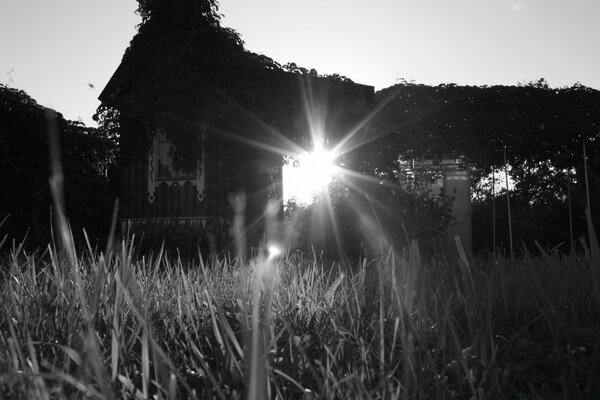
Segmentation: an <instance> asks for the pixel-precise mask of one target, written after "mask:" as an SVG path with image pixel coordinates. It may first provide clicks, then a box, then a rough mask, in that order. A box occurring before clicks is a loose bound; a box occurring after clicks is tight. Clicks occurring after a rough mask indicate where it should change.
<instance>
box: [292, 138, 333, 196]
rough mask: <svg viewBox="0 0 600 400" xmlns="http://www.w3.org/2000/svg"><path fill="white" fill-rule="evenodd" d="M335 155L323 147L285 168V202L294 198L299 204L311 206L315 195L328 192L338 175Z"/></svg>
mask: <svg viewBox="0 0 600 400" xmlns="http://www.w3.org/2000/svg"><path fill="white" fill-rule="evenodd" d="M334 160H335V154H333V152H330V151H327V150H326V149H324V148H323V147H321V146H318V147H315V148H314V149H313V151H311V152H306V153H303V154H301V155H299V156H297V157H295V158H294V159H293V161H292V162H290V163H289V164H287V165H285V166H284V168H283V197H284V201H285V202H287V200H290V199H292V198H294V199H295V200H296V202H297V203H301V204H311V203H312V202H313V199H314V197H315V195H317V194H319V193H321V192H323V191H325V190H327V188H328V186H329V183H330V182H331V181H332V179H333V178H334V177H335V175H336V174H337V173H338V169H339V168H338V167H337V166H336V165H335V163H334Z"/></svg>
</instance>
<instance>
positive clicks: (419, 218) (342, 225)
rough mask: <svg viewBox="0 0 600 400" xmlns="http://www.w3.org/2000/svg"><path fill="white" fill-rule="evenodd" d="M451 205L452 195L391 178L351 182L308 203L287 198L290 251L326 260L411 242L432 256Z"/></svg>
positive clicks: (439, 246)
mask: <svg viewBox="0 0 600 400" xmlns="http://www.w3.org/2000/svg"><path fill="white" fill-rule="evenodd" d="M451 201H452V196H451V194H441V195H435V196H433V195H431V193H429V192H427V191H426V190H417V189H416V188H415V187H412V188H409V187H402V186H400V185H398V184H397V183H394V182H393V181H390V180H385V179H380V180H378V181H376V182H371V183H366V182H364V181H361V180H354V181H353V182H352V183H351V184H350V185H347V186H346V185H343V186H337V187H335V188H332V192H331V193H330V194H327V195H325V194H322V195H320V196H317V198H316V201H315V202H314V203H312V204H310V205H302V204H298V203H296V202H295V200H294V199H292V200H291V201H289V202H288V203H287V206H286V210H285V222H286V225H287V227H288V236H289V237H291V238H292V243H293V244H292V248H293V249H298V250H301V251H304V252H307V253H310V252H311V251H316V252H317V253H320V252H324V254H326V255H327V256H328V257H329V258H331V259H338V260H339V259H343V258H345V257H350V258H351V259H357V258H359V257H363V256H376V255H378V254H379V255H380V254H381V252H382V251H385V250H386V249H387V248H389V246H393V247H394V248H396V249H399V248H402V247H403V246H406V245H407V244H408V243H410V241H412V240H415V239H416V240H418V241H419V243H420V245H421V251H423V252H424V253H427V254H433V253H435V252H436V251H437V252H439V251H443V250H444V246H443V242H444V239H445V230H446V227H447V226H448V224H450V223H451V222H452V216H451V212H450V205H451Z"/></svg>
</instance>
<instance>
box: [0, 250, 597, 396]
mask: <svg viewBox="0 0 600 400" xmlns="http://www.w3.org/2000/svg"><path fill="white" fill-rule="evenodd" d="M133 249H134V244H133V240H132V241H129V242H127V243H124V244H123V246H122V249H121V250H119V252H114V251H112V250H108V251H109V252H108V253H107V254H104V253H98V252H95V251H92V250H91V249H88V250H87V251H85V252H84V253H83V254H78V255H77V254H73V253H72V252H68V253H64V252H59V251H57V250H56V249H55V248H49V249H48V251H47V252H46V254H45V255H43V256H41V255H39V254H38V253H33V254H29V253H26V252H25V251H24V250H23V248H22V247H19V246H16V245H15V246H13V248H12V249H11V250H10V251H9V253H8V254H7V255H6V256H5V257H4V258H3V259H2V261H1V264H0V266H1V268H0V269H1V271H2V272H1V275H0V397H1V398H3V399H11V398H32V399H35V398H38V399H50V398H82V397H89V398H140V399H142V398H166V399H175V398H197V399H202V398H220V399H229V398H242V397H243V398H251V399H262V398H282V399H287V398H307V399H308V398H311V399H312V398H323V399H329V398H547V397H546V396H552V398H600V390H599V388H598V382H600V324H599V322H600V319H599V317H600V314H599V312H598V310H599V309H598V304H597V303H596V300H595V299H594V285H595V283H594V279H597V271H596V272H594V269H593V268H598V258H597V257H598V254H600V253H599V252H598V246H597V243H595V242H593V241H592V246H591V248H590V251H588V252H587V254H586V255H574V256H565V255H562V254H558V253H555V254H545V253H543V254H542V255H541V256H533V255H529V256H526V257H524V258H523V259H521V260H518V261H510V260H505V259H502V258H500V259H497V260H492V259H479V260H478V259H476V260H468V259H467V258H466V257H465V256H464V255H463V256H459V258H458V259H456V260H451V259H446V258H442V257H438V258H434V259H431V260H422V259H421V258H420V255H419V249H418V245H417V243H414V242H413V243H411V245H410V246H409V247H408V248H407V249H405V250H403V251H402V252H401V253H400V254H396V253H394V252H393V251H390V252H389V253H388V254H387V255H385V256H382V257H380V258H378V259H373V260H362V261H360V262H358V263H357V264H356V265H353V266H346V267H342V266H339V265H335V264H334V265H323V264H320V263H319V262H318V261H317V260H315V259H313V258H300V259H299V258H294V257H288V256H286V255H283V256H281V257H279V258H275V257H273V256H268V255H264V256H259V257H257V258H255V259H252V260H250V261H248V262H246V263H244V264H241V263H237V262H236V260H235V259H220V260H217V261H215V262H214V264H213V265H204V264H200V265H183V263H182V262H181V261H180V260H172V259H170V258H169V257H167V256H165V255H163V254H162V253H160V252H159V254H157V255H156V256H151V257H149V258H141V259H133V256H132V254H133ZM236 265H237V266H236ZM590 266H592V267H593V268H592V273H590ZM592 277H593V279H592Z"/></svg>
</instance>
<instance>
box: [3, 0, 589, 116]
mask: <svg viewBox="0 0 600 400" xmlns="http://www.w3.org/2000/svg"><path fill="white" fill-rule="evenodd" d="M136 7H137V1H135V0H101V1H99V0H52V1H49V0H0V83H2V84H5V85H8V86H10V87H14V88H18V89H22V90H25V91H26V92H27V93H28V94H29V95H30V96H32V97H33V98H34V99H36V100H37V101H38V103H40V104H42V105H44V106H47V107H50V108H53V109H55V110H57V111H59V112H61V113H62V114H63V115H64V116H65V118H67V119H71V120H82V121H83V122H84V123H86V124H87V125H89V126H94V125H95V124H94V123H93V121H92V115H93V114H94V112H95V110H96V108H97V106H98V105H99V102H98V100H97V97H98V95H99V94H100V92H101V91H102V89H103V88H104V86H105V85H106V83H107V82H108V80H109V79H110V77H111V76H112V74H113V72H114V71H115V69H116V68H117V66H118V65H119V63H120V61H121V58H122V56H123V53H124V51H125V49H126V48H127V46H128V45H129V41H130V40H131V38H132V37H133V35H134V34H135V32H136V25H137V24H139V23H140V22H141V19H140V17H139V16H138V15H136V14H135V12H134V11H135V9H136ZM219 11H220V13H221V14H223V15H224V16H223V19H222V25H224V26H227V27H231V28H233V29H235V30H236V31H238V33H240V35H241V37H242V39H243V40H244V42H245V46H246V48H247V49H248V50H251V51H254V52H256V53H261V54H264V55H267V56H269V57H271V58H273V59H274V60H275V61H277V62H279V63H281V64H285V63H287V62H295V63H296V64H297V65H299V66H302V67H305V68H309V69H310V68H314V69H316V70H317V71H318V72H319V73H321V74H332V73H338V74H340V75H344V76H347V77H348V78H350V79H352V80H353V81H355V82H358V83H363V84H368V85H372V86H374V87H375V89H376V90H379V89H383V88H385V87H388V86H392V85H394V84H396V83H399V82H401V81H402V80H406V81H409V82H410V81H414V82H416V83H423V84H428V85H437V84H440V83H456V84H459V85H496V84H501V85H516V84H519V83H525V82H528V81H535V80H538V79H539V78H545V79H546V80H547V81H548V83H549V84H550V86H552V87H563V86H572V85H573V84H575V83H576V82H580V83H581V84H583V85H586V86H589V87H592V88H595V89H600V51H599V50H598V49H600V23H598V19H599V18H600V0H370V1H369V2H366V1H358V0H302V1H299V0H221V1H220V9H219Z"/></svg>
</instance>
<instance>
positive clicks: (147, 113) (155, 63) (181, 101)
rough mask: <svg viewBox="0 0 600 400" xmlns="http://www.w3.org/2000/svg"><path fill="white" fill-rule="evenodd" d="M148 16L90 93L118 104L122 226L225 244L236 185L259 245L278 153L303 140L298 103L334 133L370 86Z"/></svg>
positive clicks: (361, 107)
mask: <svg viewBox="0 0 600 400" xmlns="http://www.w3.org/2000/svg"><path fill="white" fill-rule="evenodd" d="M157 21H159V20H158V19H157ZM157 24H158V22H156V24H155V25H153V21H152V19H151V20H150V21H147V22H146V23H145V24H142V26H141V27H140V30H139V33H138V34H137V35H136V36H135V37H134V38H133V40H132V42H131V45H130V47H129V48H128V49H127V51H126V53H125V55H124V56H123V60H122V62H121V64H120V66H119V67H118V68H117V70H116V71H115V73H114V75H113V76H112V78H111V79H110V81H109V82H108V84H107V85H106V87H105V88H104V90H103V91H102V93H101V94H100V96H99V99H100V101H101V102H102V105H103V106H106V107H111V108H114V109H116V110H118V111H119V114H120V121H119V123H120V146H121V148H120V151H121V159H120V172H119V196H120V209H119V220H120V222H121V226H122V229H123V231H125V230H127V229H133V228H136V227H137V228H140V227H142V228H144V229H146V230H147V229H149V227H151V226H153V227H156V226H174V227H186V229H193V230H194V232H196V234H199V235H200V237H202V242H203V244H202V246H204V248H206V247H207V246H209V245H210V247H211V248H213V249H215V248H227V246H228V244H229V242H230V225H231V222H232V217H233V213H232V207H231V204H230V196H231V195H235V194H240V193H243V194H244V195H245V196H246V199H247V200H246V205H245V220H246V230H247V233H248V236H249V245H256V244H257V243H258V241H259V240H260V237H261V234H262V232H263V230H264V227H263V226H262V220H263V218H262V217H263V215H264V212H265V206H266V204H267V202H269V201H276V202H281V201H282V165H283V156H285V155H292V154H295V153H297V152H298V149H299V146H305V147H306V146H307V145H308V144H309V141H310V134H309V132H310V127H311V123H312V121H311V118H314V115H307V110H309V109H313V110H316V111H317V110H318V111H319V112H321V111H323V110H326V115H327V118H324V119H323V121H324V123H323V126H322V128H323V129H324V130H325V131H327V132H328V135H330V138H331V139H334V138H335V136H340V135H343V134H344V132H345V130H347V129H350V127H352V126H353V125H354V124H356V123H357V121H359V120H360V118H362V117H363V116H364V114H365V113H366V111H367V110H368V108H369V103H370V101H371V98H372V96H373V92H374V90H373V87H371V86H365V85H357V84H354V83H352V82H351V81H349V80H346V79H340V78H337V77H329V78H327V77H319V76H317V75H316V73H314V72H309V71H306V70H301V69H297V68H296V69H295V70H294V68H287V69H284V68H282V67H280V66H279V65H278V64H276V63H275V62H273V61H272V60H270V59H269V58H267V57H265V56H261V55H257V54H254V53H251V52H248V51H246V50H245V49H244V48H243V47H242V45H241V44H240V42H239V38H237V36H236V35H235V34H234V33H232V32H231V31H229V30H227V29H224V28H220V27H218V29H216V28H215V27H214V26H213V25H210V24H208V25H206V26H204V25H203V24H202V22H200V23H199V24H193V25H192V24H190V25H186V24H184V23H182V24H181V25H180V26H179V28H178V30H177V31H168V32H167V33H165V31H164V30H161V29H159V28H158V25H157ZM186 27H187V28H186ZM188 28H189V30H190V31H191V30H193V31H194V32H196V33H197V35H196V36H194V35H193V34H190V35H187V36H186V34H185V33H186V29H188ZM197 31H199V32H200V33H198V32H197ZM188 36H193V38H192V39H190V38H188ZM181 37H185V38H187V39H186V41H185V42H184V43H182V42H181Z"/></svg>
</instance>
